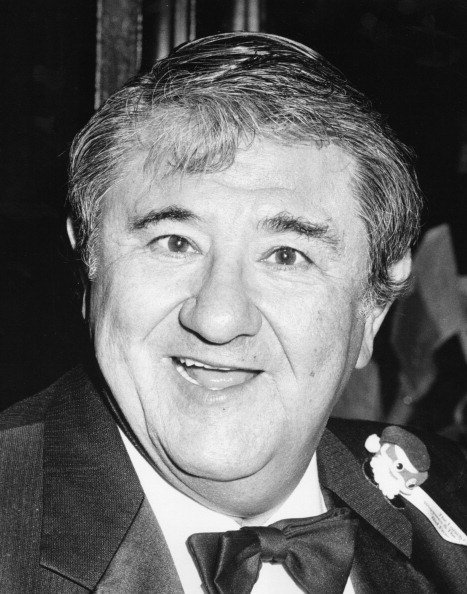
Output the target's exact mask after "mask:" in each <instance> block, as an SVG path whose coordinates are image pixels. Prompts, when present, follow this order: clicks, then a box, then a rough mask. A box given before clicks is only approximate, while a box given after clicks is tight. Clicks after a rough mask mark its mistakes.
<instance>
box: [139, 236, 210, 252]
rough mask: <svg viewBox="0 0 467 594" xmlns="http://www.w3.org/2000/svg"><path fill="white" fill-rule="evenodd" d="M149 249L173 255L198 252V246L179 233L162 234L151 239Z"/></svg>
mask: <svg viewBox="0 0 467 594" xmlns="http://www.w3.org/2000/svg"><path fill="white" fill-rule="evenodd" d="M150 246H151V249H152V250H154V251H160V252H165V253H169V254H172V255H173V256H175V257H176V256H184V255H190V254H198V253H199V250H198V248H197V247H196V246H195V245H194V244H193V243H192V242H191V241H189V240H188V239H187V238H186V237H182V236H181V235H163V236H162V237H157V238H156V239H153V240H152V241H151V243H150Z"/></svg>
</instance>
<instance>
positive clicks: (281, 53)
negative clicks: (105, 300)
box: [69, 33, 421, 304]
mask: <svg viewBox="0 0 467 594" xmlns="http://www.w3.org/2000/svg"><path fill="white" fill-rule="evenodd" d="M255 137H261V138H267V139H270V140H274V141H276V142H279V143H283V144H288V145H293V144H300V143H316V144H317V145H318V146H322V145H323V144H329V143H332V144H334V145H337V146H339V147H341V148H342V149H343V150H344V151H345V152H346V153H347V154H349V155H351V156H352V157H353V158H354V160H355V162H356V173H355V174H354V179H353V187H354V192H355V195H356V197H357V199H358V204H359V215H360V216H361V217H362V219H363V220H364V222H365V225H366V229H367V233H368V245H369V270H368V287H369V288H370V293H371V297H372V300H375V301H376V302H377V303H380V304H384V303H386V302H388V301H390V300H392V299H393V298H395V297H396V296H397V295H398V294H399V293H400V292H401V291H402V290H403V289H404V282H398V281H394V279H392V278H391V274H390V269H391V266H392V265H393V264H395V263H396V262H397V261H398V260H400V259H401V258H403V257H404V255H405V254H406V252H407V250H409V249H410V246H411V244H412V243H413V241H414V239H415V238H416V236H417V233H418V228H419V211H420V204H421V200H420V195H419V191H418V186H417V182H416V179H415V176H414V174H413V172H412V170H411V168H410V166H409V165H408V157H409V151H408V150H407V149H406V147H404V146H403V145H402V144H401V143H400V142H398V141H397V140H396V139H395V138H394V135H393V133H392V132H391V130H390V129H389V128H388V126H387V125H386V124H385V123H384V122H383V120H382V118H381V116H380V115H379V114H377V113H376V112H375V111H373V110H372V108H371V106H370V105H369V102H368V101H367V100H366V99H365V97H364V96H363V95H362V94H361V93H359V92H358V91H356V90H355V89H354V88H352V87H351V86H350V85H349V83H348V82H347V81H346V80H345V78H344V77H343V75H342V74H341V73H340V72H339V71H338V70H336V69H335V68H334V67H333V66H331V65H330V64H329V63H328V62H326V61H325V60H324V59H323V58H322V57H321V56H320V55H319V54H317V53H316V52H314V51H313V50H311V49H309V48H307V47H306V46H304V45H301V44H299V43H297V42H294V41H291V40H288V39H285V38H282V37H278V36H275V35H268V34H258V33H226V34H221V35H214V36H211V37H206V38H203V39H198V40H195V41H192V42H189V43H186V44H184V45H181V46H179V47H178V48H176V49H175V50H174V51H173V52H172V53H171V54H170V55H169V56H168V57H167V58H164V59H162V60H160V61H158V62H156V64H155V65H154V67H153V68H152V70H151V71H150V72H149V73H148V74H144V75H141V76H137V77H135V78H134V79H132V80H130V81H129V82H128V83H127V84H126V85H125V86H124V87H123V88H122V89H121V90H119V91H118V92H116V93H115V94H114V95H112V96H111V97H110V98H109V99H108V100H107V102H106V103H105V104H104V105H103V106H102V107H101V108H100V109H99V110H98V111H97V112H96V114H95V115H94V116H93V117H92V118H91V120H90V121H89V123H88V124H87V125H86V126H85V128H84V129H83V130H82V131H81V132H80V133H79V134H78V135H77V136H76V138H75V140H74V142H73V145H72V148H71V165H70V190H69V202H70V204H71V207H72V209H73V213H74V217H75V222H76V223H77V227H78V230H79V234H78V245H79V248H80V250H81V254H82V257H83V259H84V261H85V263H86V264H87V266H88V271H89V275H90V276H91V277H92V275H93V274H94V273H95V270H96V262H95V261H94V255H93V254H94V250H93V245H94V244H95V241H96V238H97V237H98V231H99V213H100V205H101V202H102V199H103V197H104V195H105V194H106V193H107V192H108V191H109V190H110V189H111V188H112V187H113V186H114V185H115V184H116V183H117V182H118V180H119V179H121V177H122V176H123V175H124V172H125V167H126V166H127V165H128V163H129V162H130V161H131V160H132V159H134V158H135V154H145V156H146V158H145V168H147V169H152V170H153V171H154V174H156V173H157V174H158V175H166V174H173V173H176V172H184V173H187V174H190V173H200V172H214V171H220V170H223V169H226V168H228V167H229V166H230V165H231V164H232V163H233V161H234V159H235V156H236V153H237V150H238V148H239V146H240V145H244V144H248V143H251V142H252V141H253V140H254V138H255Z"/></svg>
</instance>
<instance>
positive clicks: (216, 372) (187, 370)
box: [173, 357, 260, 390]
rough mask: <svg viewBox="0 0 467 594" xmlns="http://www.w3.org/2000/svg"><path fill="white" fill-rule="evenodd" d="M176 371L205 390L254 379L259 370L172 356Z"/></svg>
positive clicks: (236, 384)
mask: <svg viewBox="0 0 467 594" xmlns="http://www.w3.org/2000/svg"><path fill="white" fill-rule="evenodd" d="M173 362H174V365H175V368H176V370H177V371H178V373H179V374H180V375H181V376H182V377H183V378H184V379H185V380H186V381H188V382H190V383H191V384H195V385H196V386H200V387H202V388H206V389H207V390H224V389H226V388H231V387H233V386H239V385H241V384H244V383H246V382H248V381H250V380H252V379H254V378H255V377H256V376H257V375H258V374H259V373H260V371H258V370H253V369H244V368H240V367H226V366H221V365H215V364H213V363H211V362H210V363H206V362H203V361H199V360H197V359H190V358H188V357H173Z"/></svg>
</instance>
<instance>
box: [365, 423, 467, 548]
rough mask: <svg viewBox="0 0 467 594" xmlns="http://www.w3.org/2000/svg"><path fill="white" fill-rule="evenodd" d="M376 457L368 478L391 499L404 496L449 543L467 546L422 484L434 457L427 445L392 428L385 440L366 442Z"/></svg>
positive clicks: (464, 537)
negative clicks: (429, 452) (431, 456)
mask: <svg viewBox="0 0 467 594" xmlns="http://www.w3.org/2000/svg"><path fill="white" fill-rule="evenodd" d="M365 448H366V449H367V450H368V452H370V453H371V454H373V456H372V457H371V460H370V462H369V466H370V467H371V474H372V475H373V476H371V475H369V474H370V473H368V472H367V473H366V474H367V476H368V478H369V479H370V480H371V481H372V482H373V483H374V484H376V486H377V487H378V488H379V490H380V491H381V492H382V493H383V495H385V496H386V497H387V498H388V499H389V500H394V498H396V497H397V496H401V497H404V499H406V500H407V501H409V502H410V503H412V505H414V506H415V507H416V508H417V509H419V510H420V511H421V512H422V513H423V514H424V515H425V516H426V517H427V518H428V520H429V521H430V522H431V523H432V524H433V526H434V527H435V529H436V530H437V531H438V533H439V534H440V535H441V536H442V537H443V538H444V539H445V540H447V541H449V542H453V543H455V544H461V545H467V535H466V534H465V533H464V532H463V531H462V530H461V529H460V528H459V527H458V526H457V524H455V523H454V522H453V521H452V520H451V518H450V517H449V516H448V515H447V514H445V513H444V511H443V510H442V509H441V508H440V507H439V505H438V504H437V503H436V502H435V501H434V500H433V499H432V498H431V497H430V496H429V495H428V493H426V492H425V491H424V490H423V489H422V488H421V487H420V485H422V484H423V483H424V482H425V481H426V479H427V478H428V471H429V469H430V456H429V454H428V450H427V449H426V446H425V444H424V443H423V442H422V441H421V440H420V439H418V437H416V436H415V435H413V434H412V433H410V432H409V431H406V430H405V429H402V427H396V426H394V425H391V426H389V427H386V428H385V429H384V430H383V431H382V433H381V437H378V435H376V434H373V435H370V436H369V437H368V438H367V439H366V441H365Z"/></svg>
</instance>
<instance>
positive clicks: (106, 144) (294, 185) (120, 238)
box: [0, 34, 467, 594]
mask: <svg viewBox="0 0 467 594" xmlns="http://www.w3.org/2000/svg"><path fill="white" fill-rule="evenodd" d="M402 153H403V151H402V149H401V147H399V145H398V144H397V142H396V141H395V140H394V139H392V137H391V134H390V133H389V132H388V130H387V129H386V128H385V126H384V125H383V124H382V123H381V121H380V120H379V118H378V116H377V115H376V114H374V113H373V112H372V111H371V109H370V107H369V106H368V105H367V103H366V102H365V100H364V99H363V97H362V96H361V95H360V94H359V93H357V92H356V91H355V90H353V89H352V88H351V87H350V86H349V85H348V83H347V82H346V81H345V80H344V79H343V78H342V76H341V75H340V74H339V73H338V72H337V71H335V70H334V69H333V68H332V67H331V66H330V65H329V64H327V63H326V62H325V61H324V60H323V59H322V58H321V57H319V56H318V55H317V54H315V53H314V52H313V51H312V50H310V49H308V48H306V47H304V46H302V45H300V44H298V43H295V42H292V41H289V40H285V39H282V38H279V37H275V36H271V35H260V34H226V35H218V36H214V37H209V38H206V39H201V40H198V41H194V42H191V43H188V44H186V45H184V46H181V47H180V48H178V49H176V50H175V51H174V52H173V53H172V54H171V55H170V56H169V57H168V58H166V59H164V60H161V61H160V62H158V63H157V64H156V65H155V66H154V68H153V70H152V71H151V72H150V73H149V74H147V75H144V76H141V77H138V78H136V79H134V80H133V81H131V82H130V83H129V84H128V85H126V86H125V88H124V89H122V90H121V91H119V92H117V93H116V94H115V95H114V96H113V97H111V98H110V99H109V101H108V102H107V103H106V104H105V105H104V106H103V107H102V108H101V109H100V110H99V111H98V112H97V114H96V115H95V116H94V117H93V118H92V119H91V121H90V122H89V124H88V125H87V126H86V127H85V128H84V130H83V131H82V132H81V133H80V134H79V135H78V137H77V138H76V140H75V142H74V145H73V147H72V151H71V190H70V202H71V205H72V207H73V217H72V219H70V222H69V234H70V239H71V242H72V244H73V246H74V247H75V249H76V250H77V251H78V252H79V253H80V254H81V255H82V258H83V261H84V263H85V265H86V277H87V281H86V290H85V296H84V300H83V313H84V316H85V317H86V319H87V320H88V322H89V328H90V333H91V336H92V341H93V346H94V352H95V360H96V365H94V368H93V365H86V366H85V367H84V368H80V369H78V370H74V371H72V372H70V373H69V374H68V375H67V376H65V377H64V378H62V379H61V380H59V381H58V383H56V384H55V385H54V386H52V387H51V388H49V389H48V390H46V391H45V392H43V393H42V394H40V395H39V396H36V397H35V398H33V399H31V400H28V401H26V402H23V403H20V404H18V405H17V406H16V407H14V408H13V409H11V410H10V411H7V412H6V413H5V414H4V416H3V418H2V428H3V429H2V432H1V434H0V435H1V440H2V442H3V443H2V446H1V449H0V452H1V457H2V466H3V469H4V474H3V477H2V487H1V489H2V495H1V501H2V513H3V517H2V524H1V525H2V539H1V544H0V552H1V556H0V559H1V565H0V567H1V570H0V584H1V585H2V587H1V588H0V590H1V591H2V592H8V593H13V592H18V593H19V592H21V593H24V592H88V591H96V592H117V593H120V592H128V593H130V592H131V593H135V592H136V593H137V592H171V593H172V592H182V591H186V592H201V591H203V588H204V591H207V592H249V591H251V590H252V589H253V591H254V592H255V593H257V592H300V591H308V592H320V593H321V592H323V593H328V592H343V591H345V592H346V594H348V593H352V592H357V593H358V592H398V593H400V592H434V591H438V592H461V591H463V586H464V577H465V569H466V568H467V565H466V559H465V547H463V546H462V545H459V544H454V543H452V542H449V541H448V540H446V539H445V538H443V536H442V535H440V534H439V533H438V532H437V531H436V530H435V528H434V527H433V525H432V524H433V521H430V520H429V519H427V518H426V517H425V516H424V515H423V514H422V513H420V512H419V511H418V509H416V508H415V507H414V506H413V505H411V504H410V503H404V502H402V504H400V503H399V504H398V506H396V505H394V503H392V502H391V501H390V500H389V499H388V498H386V497H385V496H384V495H383V494H382V492H381V491H380V490H379V489H378V486H377V485H376V484H374V483H373V482H372V480H371V476H368V477H367V476H366V475H365V473H364V469H363V465H364V462H365V461H367V459H368V452H367V451H366V450H365V447H364V443H365V440H366V439H367V437H368V436H369V435H370V434H373V433H375V432H376V433H377V432H378V431H379V430H380V429H381V427H378V426H377V427H376V428H375V426H374V425H372V424H362V423H357V422H345V421H334V422H333V423H330V424H329V426H328V428H327V429H326V424H327V422H328V417H329V415H330V413H331V410H332V408H333V405H334V403H335V402H336V400H337V399H338V397H339V395H340V393H341V392H342V390H343V388H344V386H345V384H346V382H347V380H348V378H349V375H350V373H351V371H352V369H353V368H354V367H362V366H364V365H365V364H366V363H367V362H368V360H369V358H370V357H371V352H372V345H373V339H374V336H375V333H376V332H377V330H378V328H379V326H380V324H381V322H382V320H383V318H384V316H385V314H386V312H387V309H388V307H389V304H390V303H391V301H392V300H393V299H394V297H395V296H396V295H397V293H398V292H399V291H400V290H401V289H402V288H403V286H404V284H405V282H406V280H407V277H408V275H409V271H410V255H409V250H410V245H411V242H412V241H413V238H414V235H415V233H416V230H417V224H418V207H419V199H418V194H417V188H416V184H415V182H414V180H413V178H412V176H411V175H410V172H409V170H408V168H407V166H406V165H405V161H404V159H403V157H402ZM422 439H423V441H425V443H426V447H427V451H428V452H429V455H430V457H431V469H430V471H429V472H430V476H429V478H428V480H427V482H426V491H427V492H428V493H430V494H431V496H432V497H433V500H435V501H437V503H438V504H439V505H440V506H441V507H442V508H443V513H445V514H446V516H445V517H444V516H443V518H444V520H445V521H446V522H447V523H449V522H451V521H454V522H456V525H457V526H459V525H460V526H463V525H464V526H465V523H464V524H463V523H462V522H465V508H464V507H462V505H461V496H462V494H461V490H462V489H463V488H464V486H463V483H462V481H461V472H462V470H461V468H462V457H461V456H460V454H458V453H457V451H456V450H455V448H454V447H451V446H449V445H448V444H446V443H444V442H443V443H442V444H441V443H439V442H438V441H436V440H434V441H433V440H428V441H427V440H425V438H424V437H422ZM424 487H425V485H424ZM297 518H309V519H306V520H297ZM446 518H448V519H447V520H446ZM286 519H287V520H290V521H287V522H285V521H284V520H286ZM271 524H274V526H272V527H271ZM240 526H242V527H243V530H238V529H239V528H240ZM245 527H247V529H246V530H245ZM266 527H268V528H266ZM225 531H227V534H226V535H225V536H222V535H221V533H224V532H225ZM202 533H209V534H208V535H207V536H206V535H204V534H202ZM305 533H306V535H305ZM310 533H313V534H312V536H310V538H311V539H314V540H310V543H309V544H307V543H308V540H307V539H308V538H309V534H310ZM302 535H304V536H303V537H302ZM313 535H314V536H313ZM238 537H239V538H238ZM303 539H305V540H303ZM305 541H306V542H305ZM294 547H295V548H294ZM297 547H298V549H297ZM228 557H230V561H229V559H227V561H228V562H227V561H226V558H228ZM224 562H225V563H224ZM202 581H203V584H204V585H203V586H201V582H202Z"/></svg>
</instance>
